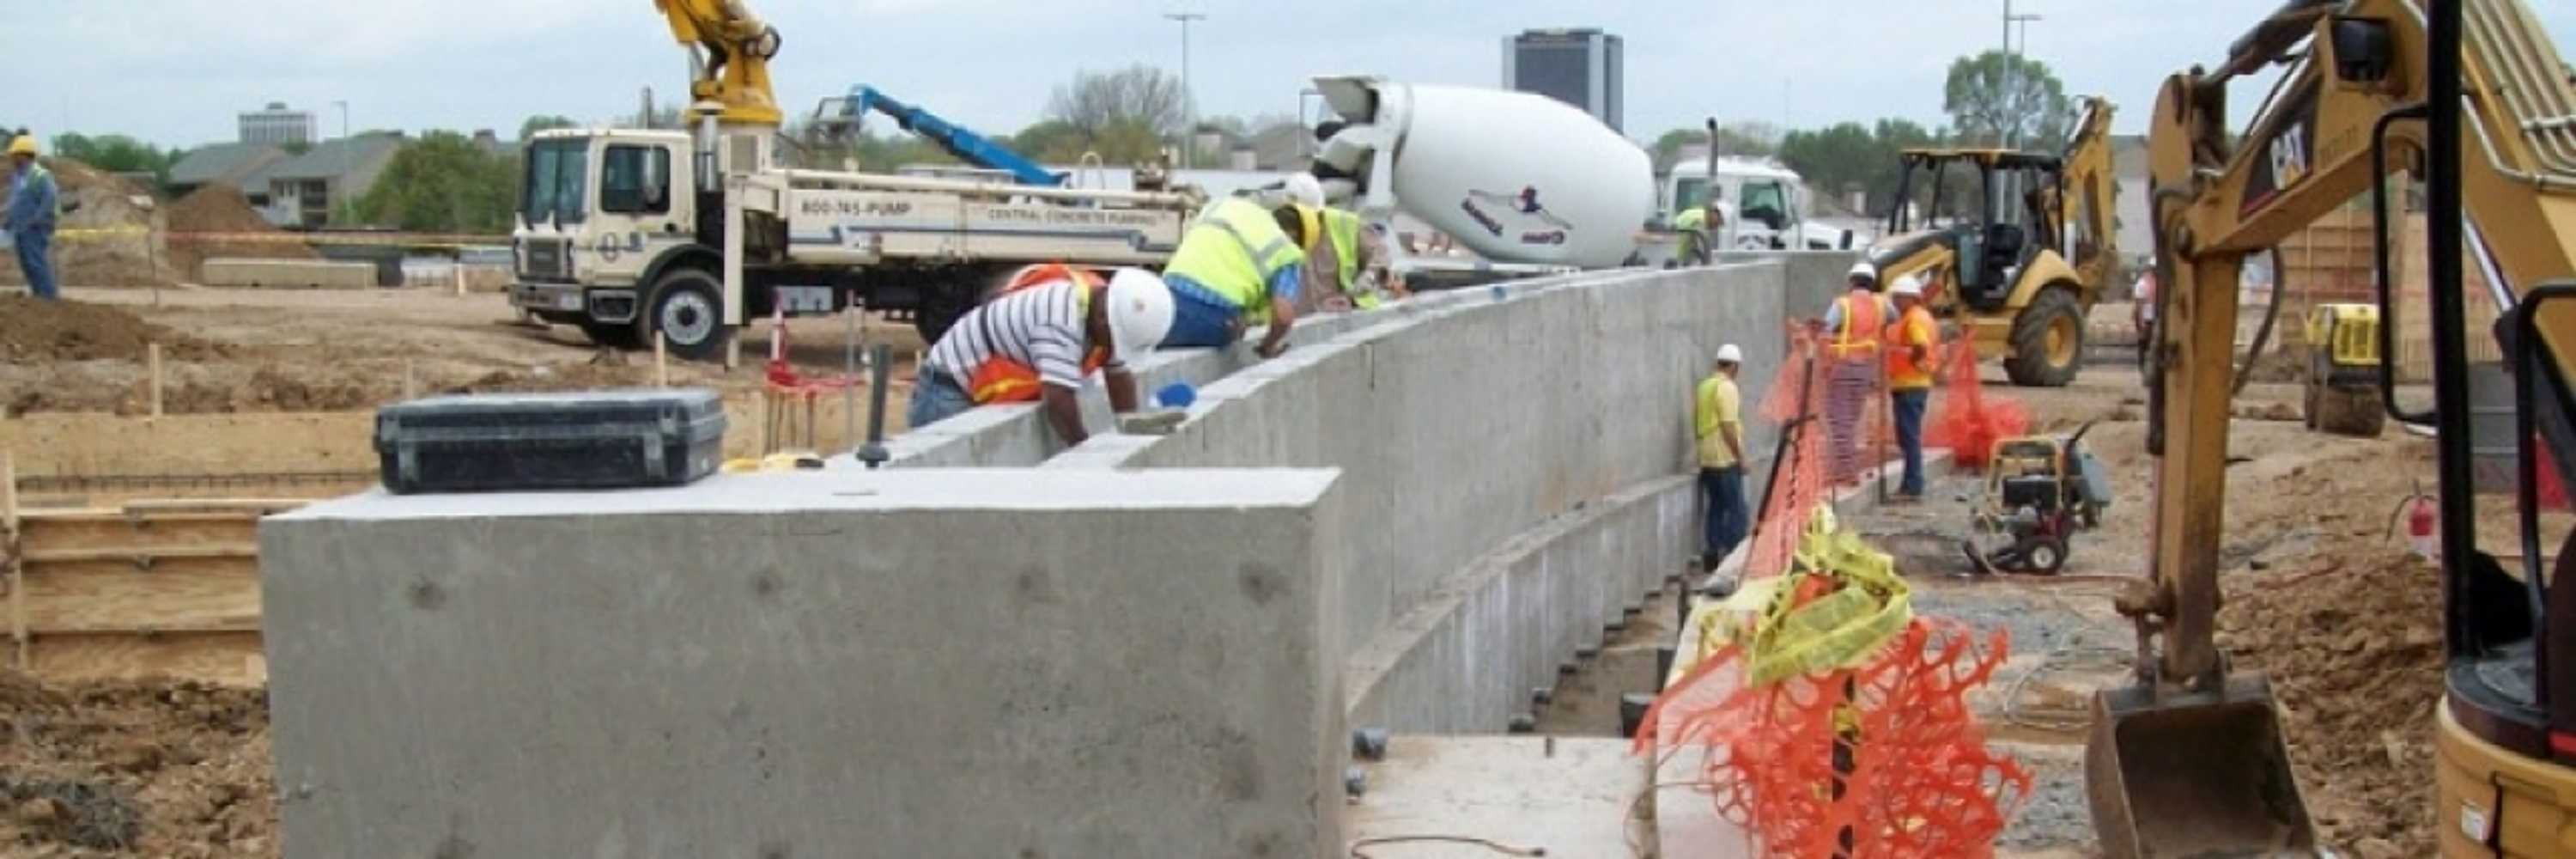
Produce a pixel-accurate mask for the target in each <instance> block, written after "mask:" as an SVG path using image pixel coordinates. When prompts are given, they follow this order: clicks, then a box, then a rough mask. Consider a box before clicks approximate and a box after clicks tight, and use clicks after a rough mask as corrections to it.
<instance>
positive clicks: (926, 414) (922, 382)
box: [904, 367, 975, 429]
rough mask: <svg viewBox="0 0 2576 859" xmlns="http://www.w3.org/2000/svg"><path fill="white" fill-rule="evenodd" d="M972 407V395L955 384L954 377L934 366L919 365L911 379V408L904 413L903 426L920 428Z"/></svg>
mask: <svg viewBox="0 0 2576 859" xmlns="http://www.w3.org/2000/svg"><path fill="white" fill-rule="evenodd" d="M974 407H975V398H974V397H971V396H967V394H966V389H965V388H962V387H958V385H957V380H956V379H952V378H949V377H948V372H947V371H945V370H941V369H939V368H937V367H923V368H921V375H919V376H917V377H915V378H914V379H913V380H912V407H911V408H910V409H907V410H906V411H905V412H904V422H905V425H907V426H909V427H911V428H913V429H920V428H922V427H926V426H929V425H931V424H935V423H938V422H940V421H944V420H947V419H949V418H953V417H956V416H957V415H958V413H960V412H964V411H966V410H967V409H971V408H974Z"/></svg>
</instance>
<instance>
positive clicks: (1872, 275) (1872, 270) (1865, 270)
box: [1843, 260, 1878, 283]
mask: <svg viewBox="0 0 2576 859" xmlns="http://www.w3.org/2000/svg"><path fill="white" fill-rule="evenodd" d="M1843 277H1844V278H1845V279H1850V278H1855V277H1865V278H1869V280H1870V282H1871V283H1877V282H1878V266H1874V265H1870V264H1869V260H1861V261H1860V262H1856V263H1852V267H1851V273H1850V274H1846V275H1843Z"/></svg>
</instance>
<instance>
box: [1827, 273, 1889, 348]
mask: <svg viewBox="0 0 2576 859" xmlns="http://www.w3.org/2000/svg"><path fill="white" fill-rule="evenodd" d="M1834 302H1835V304H1836V305H1838V306H1840V307H1841V308H1842V309H1843V330H1842V332H1841V333H1839V334H1836V335H1834V342H1833V344H1832V345H1831V346H1830V347H1828V348H1830V349H1831V350H1832V351H1833V354H1834V357H1837V358H1842V359H1845V360H1851V361H1866V360H1869V359H1870V358H1872V357H1874V356H1875V355H1876V354H1877V352H1878V341H1879V338H1880V337H1882V336H1884V335H1883V329H1884V328H1885V327H1886V323H1885V322H1884V320H1881V319H1880V318H1879V304H1878V294H1877V293H1874V292H1870V291H1868V290H1862V289H1855V290H1852V291H1851V294H1849V295H1845V296H1843V297H1841V298H1838V299H1835V300H1834Z"/></svg>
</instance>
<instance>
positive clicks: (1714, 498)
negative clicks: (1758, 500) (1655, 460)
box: [1699, 465, 1752, 565]
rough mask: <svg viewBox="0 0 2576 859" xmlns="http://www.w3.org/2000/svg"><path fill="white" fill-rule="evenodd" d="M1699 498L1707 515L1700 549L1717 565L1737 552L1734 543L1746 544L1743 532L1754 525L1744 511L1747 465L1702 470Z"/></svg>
mask: <svg viewBox="0 0 2576 859" xmlns="http://www.w3.org/2000/svg"><path fill="white" fill-rule="evenodd" d="M1699 497H1700V502H1701V506H1703V507H1705V508H1706V509H1707V512H1708V522H1707V533H1706V534H1705V535H1704V536H1703V537H1702V539H1703V540H1704V541H1705V543H1704V544H1703V545H1702V546H1701V548H1703V549H1705V550H1706V551H1707V558H1708V563H1710V564H1712V565H1714V564H1716V563H1717V562H1718V561H1719V560H1720V559H1723V558H1725V557H1726V553H1728V552H1732V551H1735V544H1737V543H1741V542H1744V530H1745V529H1746V528H1747V527H1749V526H1750V525H1751V524H1752V523H1750V522H1749V521H1747V520H1748V519H1750V518H1751V517H1750V516H1748V515H1746V513H1745V510H1744V466H1742V465H1730V466H1727V467H1725V468H1703V469H1700V470H1699Z"/></svg>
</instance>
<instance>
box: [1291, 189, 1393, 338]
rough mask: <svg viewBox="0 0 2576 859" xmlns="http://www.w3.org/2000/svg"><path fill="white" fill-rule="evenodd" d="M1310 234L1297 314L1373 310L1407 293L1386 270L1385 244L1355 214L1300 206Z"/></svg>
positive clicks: (1307, 235) (1300, 222) (1327, 207)
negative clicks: (1319, 311) (1304, 276)
mask: <svg viewBox="0 0 2576 859" xmlns="http://www.w3.org/2000/svg"><path fill="white" fill-rule="evenodd" d="M1297 216H1298V220H1299V224H1300V226H1301V227H1302V229H1303V230H1304V231H1305V234H1306V283H1305V285H1304V286H1302V287H1300V288H1299V290H1300V291H1299V294H1298V301H1297V312H1299V313H1305V312H1307V311H1311V310H1331V311H1341V310H1350V309H1353V308H1357V309H1360V310H1370V309H1374V308H1377V307H1380V306H1382V305H1384V304H1385V303H1386V302H1388V301H1391V300H1394V299H1397V298H1402V297H1404V296H1405V295H1407V293H1406V292H1405V289H1404V281H1403V280H1402V279H1401V278H1397V277H1396V276H1395V275H1394V273H1393V272H1389V271H1387V268H1386V241H1385V238H1384V237H1383V236H1382V235H1380V234H1379V232H1378V231H1377V229H1376V228H1375V227H1372V226H1370V225H1369V224H1368V223H1367V222H1365V221H1362V220H1360V216H1359V215H1358V214H1357V213H1354V212H1351V211H1348V210H1344V209H1336V208H1333V207H1331V206H1319V207H1316V206H1304V205H1300V206H1298V207H1297Z"/></svg>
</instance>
